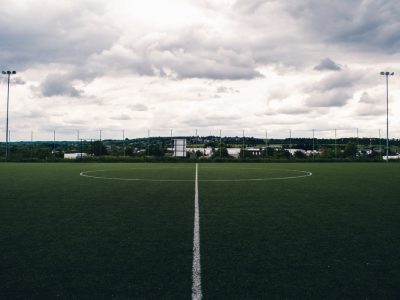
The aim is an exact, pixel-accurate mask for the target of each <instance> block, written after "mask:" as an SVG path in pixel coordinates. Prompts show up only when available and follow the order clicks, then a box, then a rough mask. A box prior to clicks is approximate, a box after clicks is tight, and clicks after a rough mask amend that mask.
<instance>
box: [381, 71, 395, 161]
mask: <svg viewBox="0 0 400 300" xmlns="http://www.w3.org/2000/svg"><path fill="white" fill-rule="evenodd" d="M381 75H384V76H386V162H389V76H393V75H394V72H381Z"/></svg>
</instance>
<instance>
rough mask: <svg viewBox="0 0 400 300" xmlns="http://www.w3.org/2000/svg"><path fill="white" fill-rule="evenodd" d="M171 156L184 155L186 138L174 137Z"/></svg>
mask: <svg viewBox="0 0 400 300" xmlns="http://www.w3.org/2000/svg"><path fill="white" fill-rule="evenodd" d="M172 156H173V157H186V139H174V149H173V155H172Z"/></svg>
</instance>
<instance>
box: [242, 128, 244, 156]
mask: <svg viewBox="0 0 400 300" xmlns="http://www.w3.org/2000/svg"><path fill="white" fill-rule="evenodd" d="M242 149H243V151H242V159H244V130H243V147H242Z"/></svg>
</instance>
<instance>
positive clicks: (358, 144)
mask: <svg viewBox="0 0 400 300" xmlns="http://www.w3.org/2000/svg"><path fill="white" fill-rule="evenodd" d="M359 148H360V140H359V139H358V128H357V153H356V155H358V150H359Z"/></svg>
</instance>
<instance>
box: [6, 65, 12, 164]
mask: <svg viewBox="0 0 400 300" xmlns="http://www.w3.org/2000/svg"><path fill="white" fill-rule="evenodd" d="M10 75H11V74H10V73H8V78H7V117H6V161H7V160H8V140H9V136H8V134H9V133H8V106H9V102H10Z"/></svg>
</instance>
